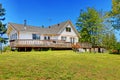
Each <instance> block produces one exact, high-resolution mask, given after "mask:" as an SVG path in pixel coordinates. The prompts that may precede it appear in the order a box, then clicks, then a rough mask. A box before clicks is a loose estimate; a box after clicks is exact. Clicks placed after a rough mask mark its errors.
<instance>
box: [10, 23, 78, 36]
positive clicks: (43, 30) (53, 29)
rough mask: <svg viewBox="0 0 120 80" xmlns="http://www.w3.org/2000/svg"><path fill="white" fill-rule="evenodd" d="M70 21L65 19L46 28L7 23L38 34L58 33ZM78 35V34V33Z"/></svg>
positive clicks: (17, 29) (19, 29) (20, 29)
mask: <svg viewBox="0 0 120 80" xmlns="http://www.w3.org/2000/svg"><path fill="white" fill-rule="evenodd" d="M69 22H70V23H71V21H65V22H62V23H59V24H56V25H52V26H49V27H47V28H42V27H36V26H29V25H26V29H25V26H24V25H23V24H16V23H8V24H9V25H11V26H12V27H13V28H14V29H15V30H16V31H27V32H37V33H39V34H58V33H59V32H60V31H61V30H62V29H63V28H64V27H66V25H68V24H69ZM74 30H75V32H76V33H77V35H78V32H77V31H76V29H75V28H74ZM78 36H79V35H78Z"/></svg>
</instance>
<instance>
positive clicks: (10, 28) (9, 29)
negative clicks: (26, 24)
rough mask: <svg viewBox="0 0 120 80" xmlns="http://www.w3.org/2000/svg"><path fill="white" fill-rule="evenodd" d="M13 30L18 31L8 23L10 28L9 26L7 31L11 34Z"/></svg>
mask: <svg viewBox="0 0 120 80" xmlns="http://www.w3.org/2000/svg"><path fill="white" fill-rule="evenodd" d="M13 32H16V30H15V29H14V28H13V27H12V26H11V25H9V24H8V28H7V32H6V33H7V35H8V36H9V35H10V34H11V33H13Z"/></svg>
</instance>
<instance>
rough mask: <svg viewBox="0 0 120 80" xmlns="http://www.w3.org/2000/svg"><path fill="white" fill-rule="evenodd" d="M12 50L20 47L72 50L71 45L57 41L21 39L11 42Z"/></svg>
mask: <svg viewBox="0 0 120 80" xmlns="http://www.w3.org/2000/svg"><path fill="white" fill-rule="evenodd" d="M10 46H11V48H19V47H31V48H32V47H40V48H72V46H71V43H66V42H63V41H55V40H30V39H24V40H23V39H21V40H20V39H19V40H13V41H10Z"/></svg>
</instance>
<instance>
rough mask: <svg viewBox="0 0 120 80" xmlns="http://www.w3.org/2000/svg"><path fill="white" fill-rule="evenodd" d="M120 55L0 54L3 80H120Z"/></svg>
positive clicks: (66, 53)
mask: <svg viewBox="0 0 120 80" xmlns="http://www.w3.org/2000/svg"><path fill="white" fill-rule="evenodd" d="M119 79H120V55H112V54H107V53H106V54H98V53H97V54H94V53H84V54H83V53H82V54H78V53H75V52H73V51H47V52H14V53H13V52H11V53H10V52H9V53H4V54H0V80H119Z"/></svg>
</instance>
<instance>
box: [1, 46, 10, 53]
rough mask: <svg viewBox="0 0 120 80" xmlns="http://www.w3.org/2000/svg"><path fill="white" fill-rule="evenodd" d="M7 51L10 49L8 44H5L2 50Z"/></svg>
mask: <svg viewBox="0 0 120 80" xmlns="http://www.w3.org/2000/svg"><path fill="white" fill-rule="evenodd" d="M7 51H11V48H10V46H5V47H4V48H3V52H7Z"/></svg>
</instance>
